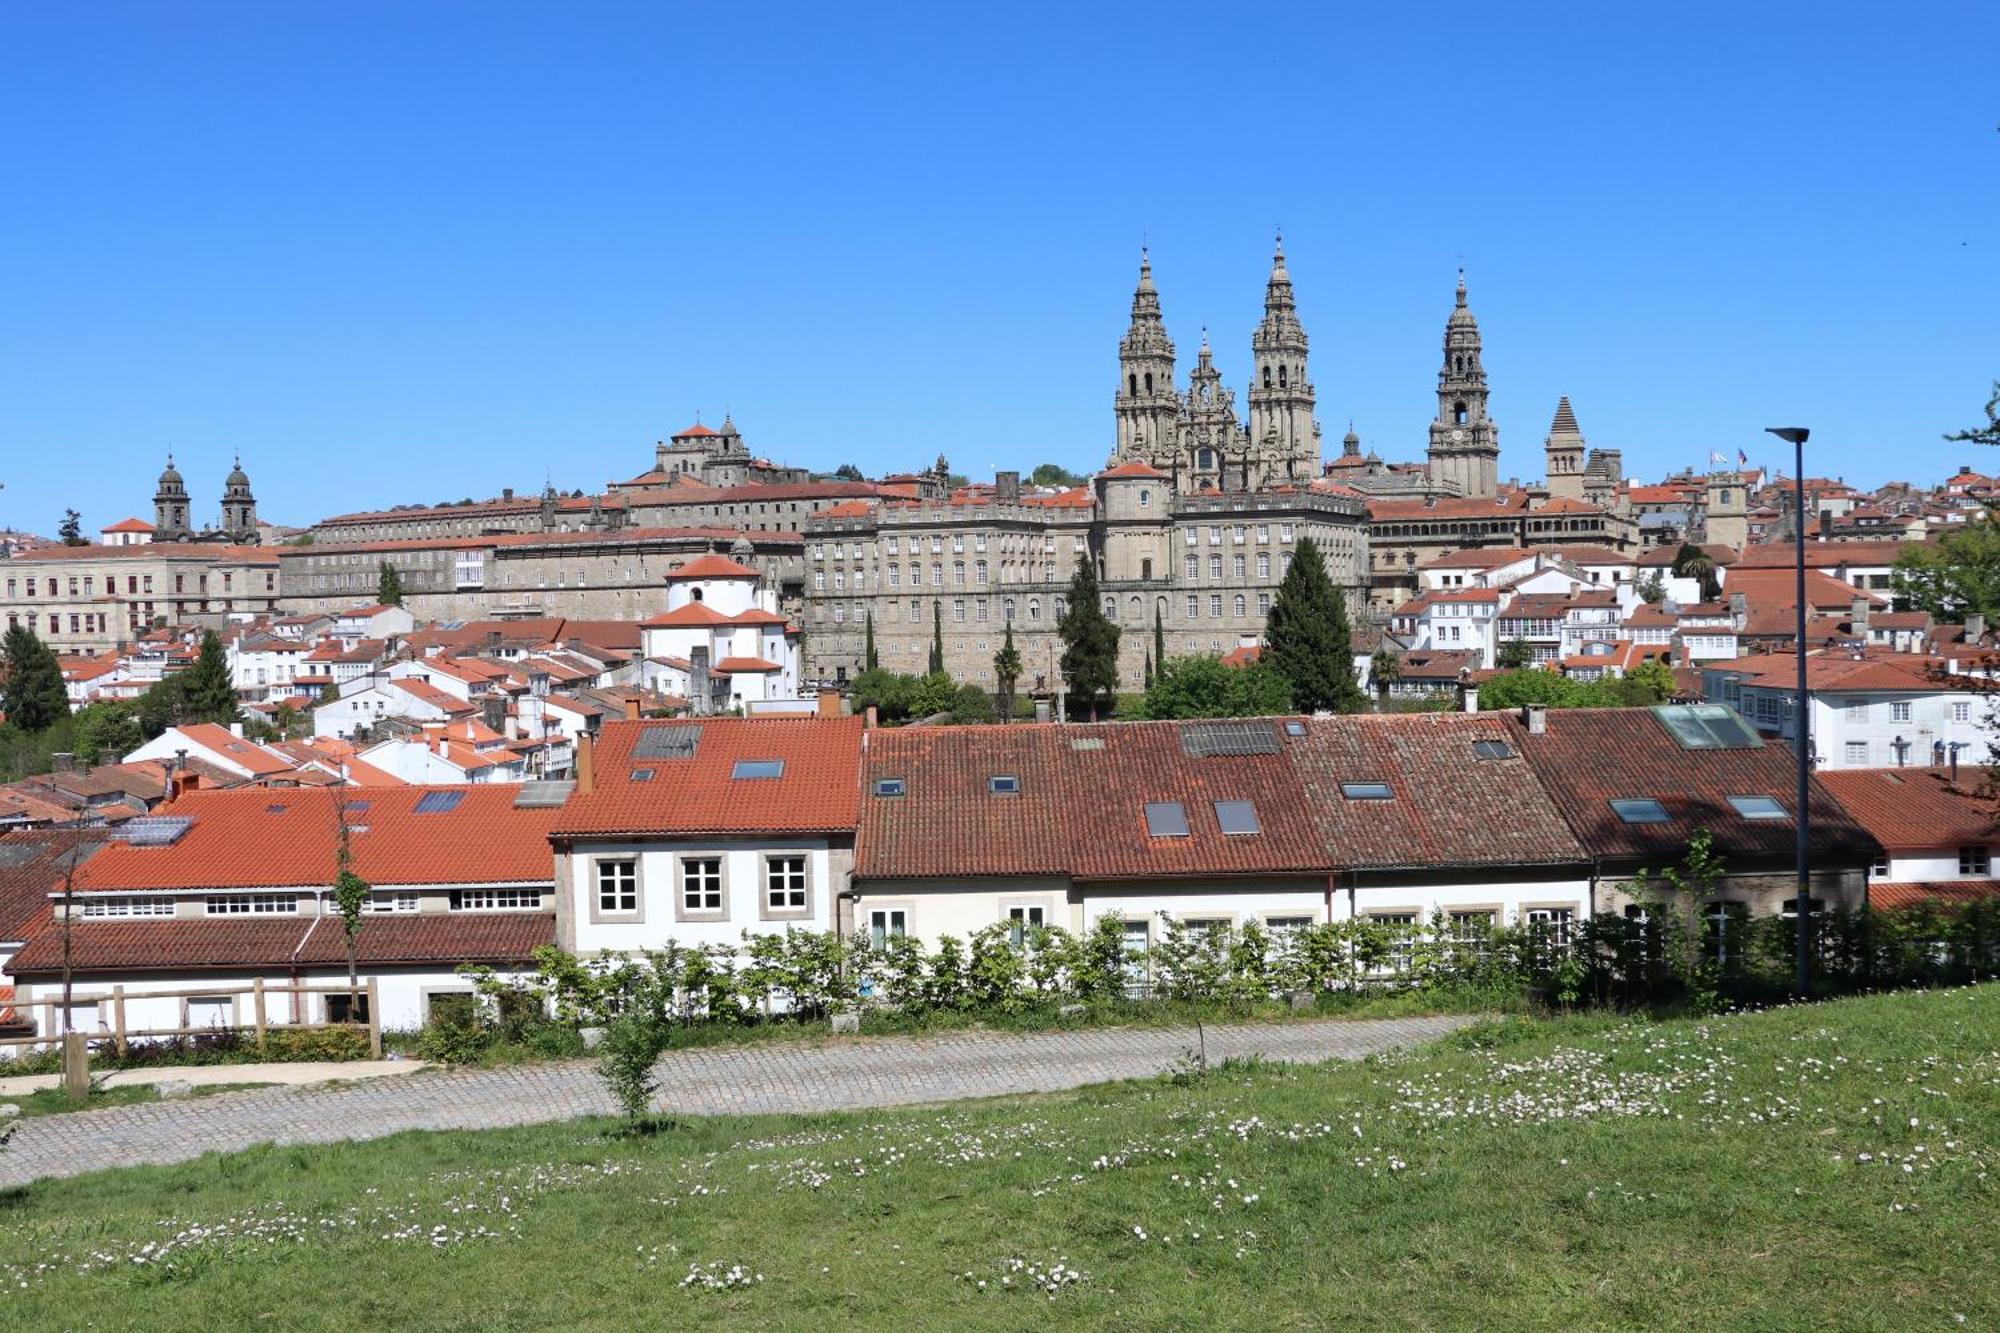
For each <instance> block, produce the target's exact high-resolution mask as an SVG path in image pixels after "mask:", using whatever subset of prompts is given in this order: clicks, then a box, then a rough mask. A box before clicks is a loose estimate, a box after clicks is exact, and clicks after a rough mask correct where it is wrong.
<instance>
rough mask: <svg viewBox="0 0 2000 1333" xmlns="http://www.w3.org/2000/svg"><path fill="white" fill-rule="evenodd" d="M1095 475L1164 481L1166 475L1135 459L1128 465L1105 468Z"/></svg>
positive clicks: (1149, 464)
mask: <svg viewBox="0 0 2000 1333" xmlns="http://www.w3.org/2000/svg"><path fill="white" fill-rule="evenodd" d="M1097 475H1098V476H1100V477H1156V478H1160V479H1165V477H1166V475H1167V474H1166V473H1164V472H1162V471H1160V470H1159V469H1158V468H1156V467H1154V466H1153V465H1152V464H1151V463H1142V462H1140V461H1139V460H1138V459H1136V458H1135V459H1133V460H1132V461H1131V462H1129V463H1120V464H1119V465H1118V466H1117V467H1112V468H1106V469H1105V470H1104V471H1102V472H1100V473H1098V474H1097Z"/></svg>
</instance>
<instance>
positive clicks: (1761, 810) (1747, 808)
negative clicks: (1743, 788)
mask: <svg viewBox="0 0 2000 1333" xmlns="http://www.w3.org/2000/svg"><path fill="white" fill-rule="evenodd" d="M1729 804H1730V805H1731V806H1732V807H1734V808H1735V810H1736V813H1737V814H1739V815H1741V816H1743V818H1745V819H1790V818H1791V817H1792V816H1791V812H1790V811H1788V810H1786V809H1785V807H1784V806H1783V805H1781V804H1779V802H1778V798H1777V797H1775V796H1732V797H1730V798H1729Z"/></svg>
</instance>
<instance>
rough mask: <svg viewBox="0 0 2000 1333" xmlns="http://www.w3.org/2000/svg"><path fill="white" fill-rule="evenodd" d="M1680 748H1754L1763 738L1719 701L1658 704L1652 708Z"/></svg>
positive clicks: (1732, 710)
mask: <svg viewBox="0 0 2000 1333" xmlns="http://www.w3.org/2000/svg"><path fill="white" fill-rule="evenodd" d="M1652 711H1653V716H1654V717H1655V718H1657V719H1659V723H1660V725H1661V726H1663V727H1665V728H1666V729H1667V734H1668V735H1670V736H1672V737H1673V738H1674V740H1675V741H1676V742H1678V743H1679V745H1680V747H1681V748H1682V749H1683V750H1754V749H1757V748H1759V747H1761V746H1762V745H1763V744H1764V738H1763V737H1761V736H1759V735H1758V734H1757V733H1756V732H1754V731H1752V730H1751V729H1750V724H1749V723H1747V722H1745V721H1744V720H1743V719H1742V718H1740V717H1738V716H1737V715H1736V712H1735V710H1734V709H1731V708H1727V707H1724V706H1723V705H1722V704H1660V705H1658V706H1656V707H1655V708H1654V709H1653V710H1652Z"/></svg>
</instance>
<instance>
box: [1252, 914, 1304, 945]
mask: <svg viewBox="0 0 2000 1333" xmlns="http://www.w3.org/2000/svg"><path fill="white" fill-rule="evenodd" d="M1312 923H1313V919H1312V918H1311V917H1309V916H1269V917H1265V918H1264V932H1265V933H1266V934H1267V935H1269V936H1270V937H1271V940H1272V942H1273V943H1280V944H1281V943H1283V942H1284V941H1285V940H1288V939H1290V938H1291V937H1292V936H1293V935H1296V934H1298V933H1299V932H1300V931H1302V930H1305V929H1307V928H1308V927H1310V926H1311V925H1312Z"/></svg>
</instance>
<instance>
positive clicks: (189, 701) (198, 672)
mask: <svg viewBox="0 0 2000 1333" xmlns="http://www.w3.org/2000/svg"><path fill="white" fill-rule="evenodd" d="M179 681H180V687H181V699H182V714H183V720H185V721H188V722H220V723H223V724H225V725H226V724H228V723H231V722H234V721H236V720H237V718H238V716H239V714H238V713H237V709H236V687H235V686H234V685H232V684H230V681H229V663H228V660H227V659H226V658H225V656H224V655H223V651H222V640H221V639H220V638H218V637H217V636H216V633H215V631H214V630H206V631H204V632H203V633H202V636H201V653H200V654H199V655H198V656H197V657H196V658H195V661H194V665H193V666H191V667H189V668H188V669H187V670H186V671H183V672H182V673H181V674H180V677H179Z"/></svg>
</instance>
